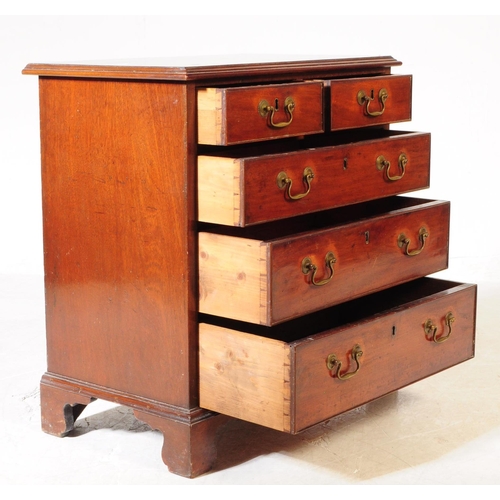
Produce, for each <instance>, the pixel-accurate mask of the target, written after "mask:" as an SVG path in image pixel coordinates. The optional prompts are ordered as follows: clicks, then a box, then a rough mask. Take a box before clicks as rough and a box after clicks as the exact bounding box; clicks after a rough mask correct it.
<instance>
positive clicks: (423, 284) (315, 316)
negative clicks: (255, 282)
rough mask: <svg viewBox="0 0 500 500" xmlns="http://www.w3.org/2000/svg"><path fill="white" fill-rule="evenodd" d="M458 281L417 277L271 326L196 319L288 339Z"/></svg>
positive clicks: (344, 322) (347, 321)
mask: <svg viewBox="0 0 500 500" xmlns="http://www.w3.org/2000/svg"><path fill="white" fill-rule="evenodd" d="M459 286H462V284H461V283H457V282H453V281H447V280H440V279H436V278H429V277H425V278H419V279H416V280H414V281H411V282H408V283H404V284H402V285H398V286H395V287H392V288H390V289H387V290H382V291H380V292H376V293H373V294H371V295H368V296H364V297H361V298H359V299H355V300H351V301H348V302H344V303H343V304H339V305H336V306H333V307H329V308H327V309H323V310H321V311H318V312H315V313H312V314H308V315H305V316H302V317H300V318H297V319H293V320H291V321H288V322H285V323H281V324H278V325H275V326H271V327H268V326H262V325H256V324H252V323H246V322H243V321H237V320H232V319H227V318H222V317H218V316H211V315H208V314H200V318H199V321H200V323H209V324H213V325H216V326H220V327H223V328H228V329H231V330H236V331H240V332H245V333H250V334H253V335H258V336H259V337H265V338H270V339H274V340H279V341H282V342H286V343H291V342H294V341H297V340H300V339H302V338H303V337H305V336H311V335H316V334H320V333H321V332H324V331H327V330H331V329H334V328H338V327H341V326H345V325H348V324H353V323H358V322H361V321H363V320H365V319H367V318H371V317H374V316H376V315H377V314H385V313H387V312H389V311H395V310H397V309H399V308H406V307H408V304H410V303H414V302H418V301H422V300H426V299H428V298H429V297H431V296H432V295H436V294H440V293H446V292H449V293H452V291H453V289H455V288H456V287H459Z"/></svg>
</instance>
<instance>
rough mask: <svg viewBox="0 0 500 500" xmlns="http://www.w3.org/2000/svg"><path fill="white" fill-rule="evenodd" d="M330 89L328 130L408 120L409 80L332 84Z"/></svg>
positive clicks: (403, 77)
mask: <svg viewBox="0 0 500 500" xmlns="http://www.w3.org/2000/svg"><path fill="white" fill-rule="evenodd" d="M330 87H331V108H330V111H331V129H332V130H345V129H351V128H358V127H369V126H372V125H385V124H389V123H396V122H403V121H409V120H411V91H412V77H411V76H408V75H401V76H400V75H392V76H383V77H374V78H352V79H346V80H332V81H331V82H330Z"/></svg>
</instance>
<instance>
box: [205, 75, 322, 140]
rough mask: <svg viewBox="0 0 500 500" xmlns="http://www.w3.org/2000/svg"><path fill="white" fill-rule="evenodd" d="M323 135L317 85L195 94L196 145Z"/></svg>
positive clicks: (253, 88) (290, 85)
mask: <svg viewBox="0 0 500 500" xmlns="http://www.w3.org/2000/svg"><path fill="white" fill-rule="evenodd" d="M323 131H324V126H323V82H320V81H314V82H302V83H293V84H283V85H257V86H252V87H231V88H207V89H200V90H198V142H199V144H209V145H220V146H227V145H231V144H240V143H246V142H254V141H260V140H268V139H278V138H284V137H293V136H301V135H307V134H314V133H320V132H323Z"/></svg>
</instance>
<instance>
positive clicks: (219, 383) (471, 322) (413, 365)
mask: <svg viewBox="0 0 500 500" xmlns="http://www.w3.org/2000/svg"><path fill="white" fill-rule="evenodd" d="M475 309H476V286H475V285H468V284H460V283H453V282H449V281H442V280H436V279H431V278H422V279H419V280H416V281H413V282H411V283H407V284H404V285H400V286H398V287H395V288H392V289H390V290H385V291H383V292H379V293H377V294H373V295H371V296H368V297H363V298H362V299H358V300H354V301H351V302H348V303H345V304H342V305H340V306H335V307H333V308H330V309H327V310H324V311H321V312H319V313H315V314H313V315H309V316H305V317H303V318H299V319H297V320H294V321H290V322H288V323H284V324H281V325H278V326H276V327H271V328H269V327H262V326H258V325H251V324H247V323H241V322H236V321H232V320H223V319H214V318H213V317H207V318H205V319H206V320H207V321H209V320H213V322H216V321H218V324H217V325H215V324H209V323H208V322H203V323H201V324H200V405H201V406H202V407H203V408H206V409H209V410H213V411H216V412H219V413H224V414H226V415H230V416H232V417H236V418H240V419H243V420H247V421H250V422H254V423H257V424H260V425H264V426H267V427H271V428H273V429H277V430H281V431H285V432H290V433H297V432H300V431H301V430H304V429H306V428H307V427H310V426H312V425H314V424H316V423H319V422H322V421H324V420H327V419H329V418H331V417H334V416H336V415H338V414H340V413H343V412H345V411H348V410H350V409H352V408H355V407H357V406H360V405H362V404H365V403H367V402H369V401H371V400H373V399H376V398H378V397H381V396H383V395H385V394H388V393H390V392H392V391H395V390H397V389H400V388H402V387H404V386H406V385H408V384H411V383H413V382H415V381H417V380H420V379H422V378H425V377H427V376H429V375H432V374H435V373H437V372H439V371H441V370H444V369H446V368H449V367H451V366H453V365H455V364H457V363H460V362H462V361H465V360H467V359H470V358H472V357H473V356H474V336H475Z"/></svg>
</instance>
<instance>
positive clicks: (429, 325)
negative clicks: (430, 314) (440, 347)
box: [424, 312, 455, 344]
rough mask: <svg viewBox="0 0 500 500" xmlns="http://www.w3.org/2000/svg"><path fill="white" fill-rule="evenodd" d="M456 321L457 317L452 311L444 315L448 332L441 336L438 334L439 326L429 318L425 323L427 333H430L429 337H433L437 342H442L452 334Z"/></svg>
mask: <svg viewBox="0 0 500 500" xmlns="http://www.w3.org/2000/svg"><path fill="white" fill-rule="evenodd" d="M454 321H455V317H454V316H453V314H452V313H451V312H449V313H447V314H446V316H445V317H444V323H445V325H446V326H447V327H448V333H447V334H446V335H441V336H440V337H438V336H437V330H438V328H437V326H436V325H435V324H434V323H433V322H432V320H431V319H428V320H427V321H426V322H425V324H424V330H425V334H426V335H428V336H429V337H432V340H433V341H434V342H435V343H436V344H441V343H442V342H444V341H445V340H448V339H449V338H450V335H451V325H452V323H453V322H454Z"/></svg>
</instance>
